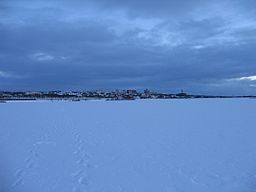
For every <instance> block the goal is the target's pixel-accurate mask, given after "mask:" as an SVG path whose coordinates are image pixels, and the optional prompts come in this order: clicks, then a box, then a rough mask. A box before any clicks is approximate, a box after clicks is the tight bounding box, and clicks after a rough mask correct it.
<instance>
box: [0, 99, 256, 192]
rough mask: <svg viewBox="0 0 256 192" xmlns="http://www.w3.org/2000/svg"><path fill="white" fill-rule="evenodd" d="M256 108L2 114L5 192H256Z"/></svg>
mask: <svg viewBox="0 0 256 192" xmlns="http://www.w3.org/2000/svg"><path fill="white" fill-rule="evenodd" d="M255 114H256V100H253V99H226V100H225V99H205V100H146V101H130V102H129V101H121V102H118V101H114V102H111V101H110V102H105V101H88V102H86V101H85V102H62V101H58V102H50V101H47V102H40V101H39V102H10V103H5V104H0V157H1V158H0V192H255V191H256V118H255V117H256V115H255Z"/></svg>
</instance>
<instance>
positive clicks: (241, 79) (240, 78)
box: [236, 75, 256, 81]
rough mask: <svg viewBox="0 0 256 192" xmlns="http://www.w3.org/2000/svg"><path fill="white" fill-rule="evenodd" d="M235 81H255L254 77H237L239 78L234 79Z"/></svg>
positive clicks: (255, 77)
mask: <svg viewBox="0 0 256 192" xmlns="http://www.w3.org/2000/svg"><path fill="white" fill-rule="evenodd" d="M236 80H238V81H243V80H249V81H256V75H254V76H248V77H239V78H236Z"/></svg>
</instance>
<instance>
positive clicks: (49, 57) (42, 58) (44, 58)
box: [31, 53, 55, 61]
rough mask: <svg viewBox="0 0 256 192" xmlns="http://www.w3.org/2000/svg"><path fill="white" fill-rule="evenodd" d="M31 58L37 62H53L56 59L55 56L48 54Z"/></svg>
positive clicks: (39, 54)
mask: <svg viewBox="0 0 256 192" xmlns="http://www.w3.org/2000/svg"><path fill="white" fill-rule="evenodd" d="M31 57H32V58H33V59H35V60H37V61H52V60H54V59H55V57H54V56H52V55H50V54H46V53H35V54H33V55H31Z"/></svg>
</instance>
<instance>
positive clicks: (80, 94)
mask: <svg viewBox="0 0 256 192" xmlns="http://www.w3.org/2000/svg"><path fill="white" fill-rule="evenodd" d="M196 98H256V96H209V95H191V94H188V93H186V92H184V91H183V90H182V91H180V92H179V93H158V92H155V91H151V90H149V89H146V90H144V91H142V92H140V91H137V90H114V91H103V90H96V91H36V92H35V91H34V92H32V91H28V92H5V91H3V92H0V102H5V101H15V100H69V101H80V100H108V101H114V100H136V99H196Z"/></svg>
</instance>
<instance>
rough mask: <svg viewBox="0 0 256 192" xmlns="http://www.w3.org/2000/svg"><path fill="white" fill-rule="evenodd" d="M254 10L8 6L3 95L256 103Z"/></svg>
mask: <svg viewBox="0 0 256 192" xmlns="http://www.w3.org/2000/svg"><path fill="white" fill-rule="evenodd" d="M254 4H256V3H254V2H253V1H249V0H248V1H238V0H237V1H228V0H226V1H218V0H216V1H211V2H206V1H201V0H196V1H176V0H173V1H167V0H160V1H133V0H132V1H120V0H119V1H117V0H108V1H104V0H101V1H89V0H88V1H79V0H76V1H66V0H58V1H47V0H45V1H42V0H35V1H33V2H31V1H27V0H22V1H16V0H10V1H1V2H0V10H1V12H0V16H1V17H0V89H2V90H49V89H51V90H52V89H58V90H59V89H65V90H70V89H76V90H80V89H98V88H106V89H115V88H138V89H144V88H147V87H148V88H152V89H155V90H161V91H179V90H180V89H186V90H188V91H191V92H194V93H199V92H201V93H205V94H214V93H219V94H255V93H256V92H255V91H256V90H255V84H256V81H254V78H252V77H254V76H255V75H256V65H255V61H256V56H255V54H254V50H255V48H256V35H255V30H256V15H255V12H254V11H253V9H252V7H253V5H254ZM243 77H247V78H243Z"/></svg>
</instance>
